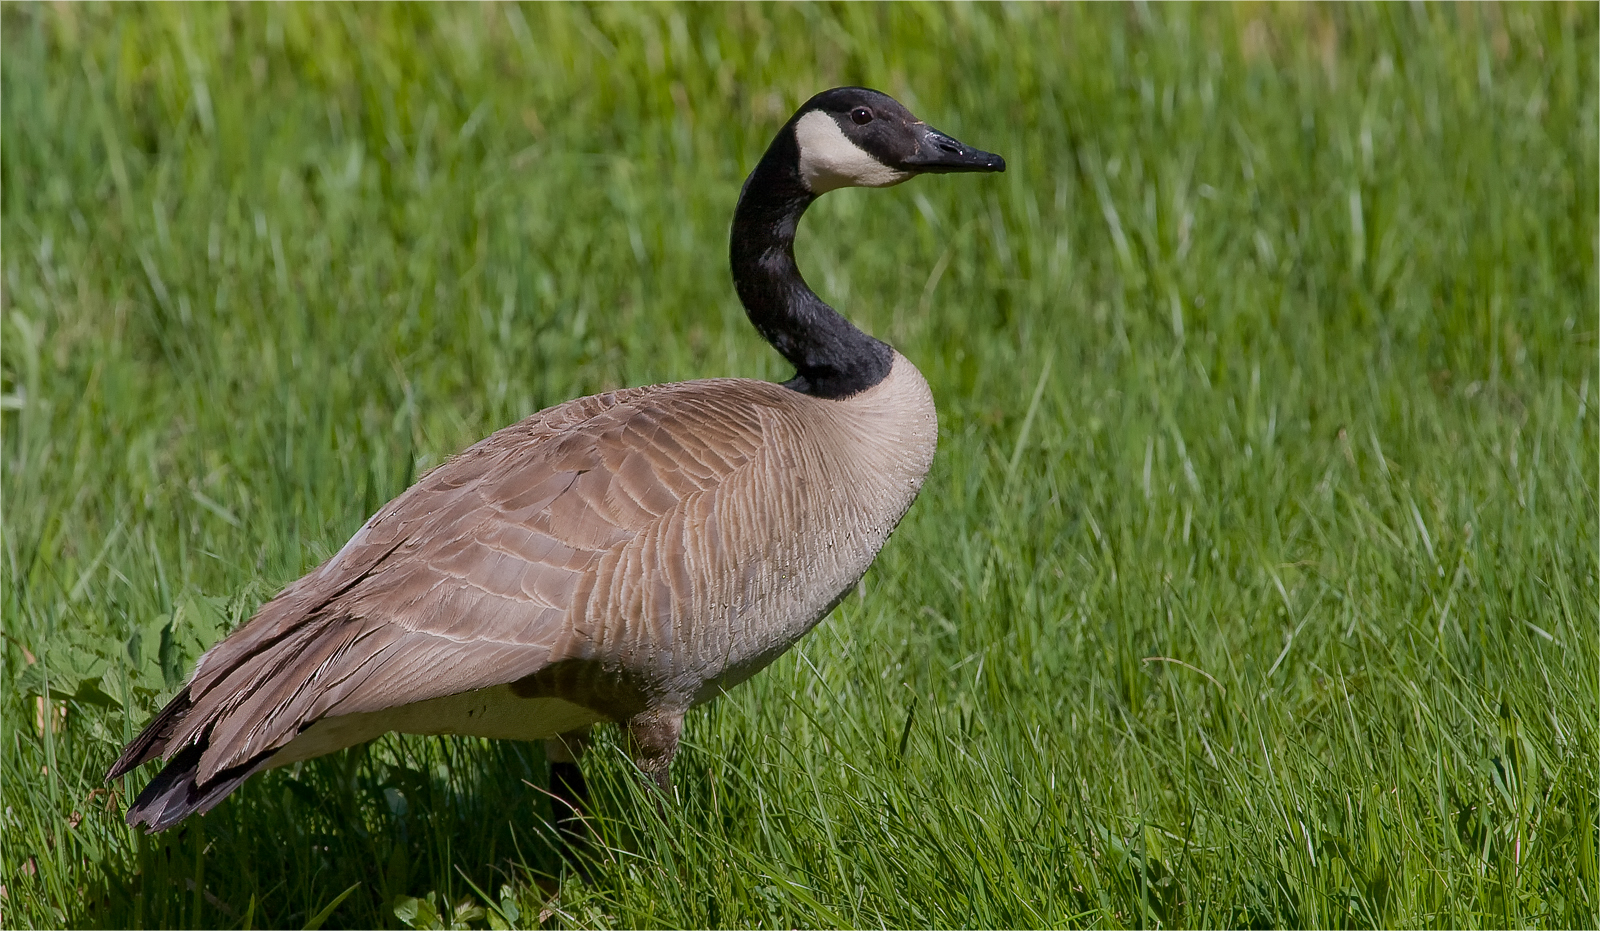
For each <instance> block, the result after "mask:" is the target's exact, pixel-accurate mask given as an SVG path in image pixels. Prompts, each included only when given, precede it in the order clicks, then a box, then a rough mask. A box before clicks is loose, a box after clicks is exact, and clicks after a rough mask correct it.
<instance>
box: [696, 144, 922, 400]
mask: <svg viewBox="0 0 1600 931" xmlns="http://www.w3.org/2000/svg"><path fill="white" fill-rule="evenodd" d="M799 164H800V153H799V148H798V146H797V144H796V142H795V136H794V128H793V126H792V125H790V126H786V127H784V129H783V131H782V132H780V133H778V137H777V138H776V139H774V140H773V142H772V145H771V147H770V148H768V149H767V153H766V155H764V156H763V157H762V159H761V161H760V163H758V164H757V165H756V168H755V171H752V172H751V173H750V177H749V178H748V179H747V180H746V181H745V183H744V190H743V192H741V193H740V195H739V206H738V207H737V208H736V209H735V210H734V212H733V231H732V235H731V236H730V241H729V247H728V253H729V260H730V262H731V264H732V265H733V284H734V287H735V288H737V289H738V291H739V300H740V301H741V302H743V304H744V309H745V313H747V314H749V316H750V322H751V323H752V324H754V325H755V328H756V329H757V330H758V331H760V333H761V335H762V337H763V338H765V339H766V341H767V342H769V343H771V344H772V346H773V348H774V349H776V350H778V351H779V352H780V353H782V354H783V357H784V358H785V359H788V360H789V361H790V362H791V363H793V364H794V367H795V377H794V378H793V379H792V380H790V381H788V382H786V383H785V385H786V386H787V387H790V388H793V389H795V390H796V391H802V392H805V393H806V394H811V395H815V396H817V397H823V398H842V397H848V396H849V395H852V394H855V393H857V392H860V391H864V390H866V389H867V388H870V387H872V386H873V385H875V384H877V383H878V382H880V381H882V380H883V379H884V378H885V377H886V376H888V374H889V368H890V366H891V365H893V362H894V354H893V353H894V351H893V350H891V349H890V348H889V347H888V346H887V345H885V344H884V343H881V342H879V341H878V340H875V339H873V338H872V337H870V336H868V335H867V334H865V333H863V332H861V331H860V330H858V329H856V328H855V326H854V325H853V324H851V323H850V321H848V320H846V319H845V318H844V317H842V316H840V314H839V312H838V311H836V310H834V309H833V308H832V307H829V306H828V305H827V304H826V303H824V302H823V300H822V298H820V297H817V295H816V294H815V293H814V292H813V291H812V290H811V289H810V288H809V287H807V286H806V281H805V279H804V278H802V277H801V276H800V269H799V267H798V266H796V265H795V261H794V236H795V230H796V229H797V228H798V227H799V225H800V216H801V214H803V213H805V211H806V208H807V207H809V206H811V202H812V201H814V200H816V195H815V194H812V193H811V191H810V190H808V189H807V188H806V186H805V183H804V182H802V181H801V179H800V168H799Z"/></svg>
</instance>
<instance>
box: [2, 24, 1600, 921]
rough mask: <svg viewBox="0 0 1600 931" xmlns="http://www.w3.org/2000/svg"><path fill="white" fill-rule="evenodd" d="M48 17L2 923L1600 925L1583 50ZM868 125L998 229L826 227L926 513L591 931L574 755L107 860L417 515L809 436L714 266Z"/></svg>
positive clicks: (885, 200)
mask: <svg viewBox="0 0 1600 931" xmlns="http://www.w3.org/2000/svg"><path fill="white" fill-rule="evenodd" d="M0 17H3V19H0V27H3V56H0V79H3V85H4V87H3V91H4V108H3V111H0V120H3V122H0V133H3V137H0V138H3V140H4V145H3V147H0V185H3V198H4V210H3V224H0V235H3V242H4V253H3V259H0V264H3V272H4V282H3V284H4V289H3V295H0V300H3V307H0V310H3V314H4V319H3V329H0V337H3V344H0V360H3V370H0V375H3V385H0V388H3V391H0V429H3V433H4V441H3V456H4V458H3V463H4V478H3V485H0V491H3V494H4V513H3V521H4V523H3V528H4V547H3V552H0V575H3V585H0V605H3V612H4V634H5V638H6V639H5V643H6V647H5V660H4V665H3V668H4V671H5V681H6V687H5V688H4V689H3V690H0V711H3V716H4V717H3V720H4V722H5V728H4V739H3V742H0V774H3V777H4V784H3V786H0V797H3V801H4V806H5V809H4V827H3V830H0V883H3V885H4V894H3V897H0V924H3V925H5V926H7V927H39V926H60V925H73V926H78V925H83V926H104V927H128V926H134V927H140V926H179V925H183V926H192V927H210V926H222V927H244V926H296V927H298V926H302V925H304V924H306V923H307V922H308V921H312V920H313V919H315V918H318V917H321V918H322V919H323V920H325V921H326V922H327V924H328V925H330V926H332V925H348V926H374V925H380V926H381V925H396V924H398V923H399V922H400V921H401V920H402V918H404V919H406V920H408V921H409V922H411V923H413V924H417V925H424V924H428V923H430V921H431V920H435V919H436V920H437V921H438V922H439V923H443V922H446V921H461V922H466V923H470V924H473V925H475V926H482V925H484V924H493V925H496V926H500V925H504V924H512V925H516V926H527V925H536V924H538V923H540V922H541V921H543V922H545V923H547V924H562V925H573V926H578V925H652V926H719V925H729V926H743V925H770V926H812V925H873V926H890V925H893V926H910V925H915V926H960V927H985V926H1042V925H1110V926H1131V925H1158V924H1159V925H1182V926H1234V925H1239V926H1258V927H1268V926H1326V927H1332V926H1371V925H1416V926H1424V925H1426V926H1438V927H1469V926H1491V927H1494V926H1508V925H1543V926H1593V925H1595V924H1596V923H1597V921H1600V908H1597V905H1600V903H1597V901H1596V898H1595V889H1596V886H1597V882H1600V869H1597V865H1596V855H1597V854H1596V851H1597V831H1600V827H1597V825H1600V814H1597V813H1600V798H1597V780H1596V772H1597V767H1596V765H1595V759H1596V754H1597V741H1596V733H1597V729H1596V724H1597V722H1596V716H1597V712H1600V689H1597V673H1596V669H1597V667H1600V649H1597V635H1596V605H1597V598H1600V584H1597V562H1596V545H1597V541H1596V534H1595V530H1596V525H1597V519H1600V518H1597V513H1600V512H1597V506H1596V495H1595V482H1596V472H1597V468H1600V466H1597V449H1600V446H1597V441H1600V436H1597V430H1596V426H1597V421H1596V414H1595V403H1596V399H1595V397H1594V395H1595V393H1596V391H1597V390H1600V382H1597V378H1596V375H1597V372H1596V364H1595V363H1596V330H1597V321H1596V312H1595V307H1596V302H1597V299H1600V294H1597V288H1596V278H1595V242H1596V224H1595V207H1596V203H1597V194H1596V177H1597V167H1596V150H1597V145H1600V141H1597V140H1600V134H1597V127H1596V108H1597V98H1596V94H1595V87H1596V71H1595V57H1594V54H1593V51H1594V48H1595V42H1596V39H1597V13H1596V9H1595V7H1593V6H1513V7H1490V8H1478V7H1459V8H1457V7H1427V6H1410V7H1389V6H1385V7H1364V6H1337V7H1299V6H1296V7H1257V6H1250V7H1202V8H1198V9H1181V8H1165V7H1151V8H1145V7H1139V6H1135V7H1111V6H1091V7H1074V6H1068V7H1042V6H1039V7H1035V6H1006V7H1000V6H971V7H969V6H938V7H925V6H918V5H893V6H870V5H846V6H842V7H838V8H832V7H829V8H823V7H812V6H782V7H767V6H754V5H750V6H730V7H721V6H705V7H670V6H663V7H657V6H649V7H644V6H627V5H603V6H598V7H577V6H567V5H546V6H536V7H528V8H520V9H519V8H514V7H508V6H500V5H494V6H481V7H480V6H458V7H446V6H428V5H418V6H407V7H377V6H361V7H332V6H305V5H274V6H265V5H263V6H245V5H239V6H232V7H224V6H189V5H184V6H155V5H152V6H128V7H115V8H106V7H89V6H74V5H62V6H59V7H48V8H47V7H43V6H36V5H21V4H10V5H7V6H5V7H4V8H3V11H0ZM840 83H862V84H868V85H872V86H876V87H880V88H882V89H883V90H886V91H888V92H890V93H892V94H895V95H897V96H899V97H900V98H901V99H902V100H904V101H905V102H907V103H908V104H909V105H910V106H911V107H912V108H913V109H914V110H915V111H916V112H917V113H918V114H919V115H920V116H922V117H924V118H926V119H928V120H929V121H930V122H931V123H933V124H934V125H936V126H938V127H940V128H941V129H944V130H946V131H949V132H950V133H952V134H954V135H956V136H958V137H959V138H962V139H963V140H965V141H968V142H970V143H972V144H974V145H977V146H980V147H983V148H985V149H990V150H992V151H996V152H1000V153H1002V154H1003V155H1005V157H1006V158H1007V161H1008V164H1009V166H1010V167H1009V170H1008V172H1007V173H1006V174H1004V175H1001V176H997V177H982V178H978V177H959V178H925V179H919V180H917V181H915V182H912V183H910V184H908V185H906V186H903V187H900V188H896V189H894V190H891V191H848V192H841V193H839V194H834V195H831V196H830V197H829V198H827V199H825V200H824V201H823V202H821V203H819V204H818V205H817V207H815V208H814V209H813V212H812V215H811V216H810V217H808V219H807V220H806V224H805V228H804V229H803V230H802V232H801V241H800V261H801V264H802V268H803V269H804V270H805V271H806V273H807V275H808V276H809V278H810V280H811V282H812V283H813V284H814V285H815V286H816V288H817V290H818V291H819V292H821V293H822V294H823V295H824V296H825V297H826V298H828V299H829V300H831V301H832V302H834V303H835V304H836V305H837V306H839V307H840V308H841V309H842V310H844V311H845V312H846V313H848V314H849V315H850V316H851V317H852V318H853V319H855V320H856V321H858V322H859V323H860V324H861V325H862V326H864V327H865V328H866V329H868V330H869V331H871V332H873V333H875V334H877V335H879V336H881V337H883V338H886V339H888V340H890V341H891V342H893V343H894V344H895V345H896V346H897V347H898V348H899V349H900V350H901V351H902V352H903V353H905V354H906V355H907V356H908V357H909V358H911V359H912V360H913V361H915V362H916V363H917V364H918V365H919V366H920V367H921V368H922V370H923V372H924V373H925V374H926V375H927V376H928V379H929V381H930V383H931V384H932V385H933V388H934V392H935V395H936V397H937V399H938V402H939V406H940V416H941V447H940V453H939V458H938V460H937V461H936V463H935V466H934V469H933V473H932V475H931V476H930V479H929V482H928V485H927V487H926V490H925V491H924V493H923V496H922V498H921V500H920V501H919V502H918V504H917V505H916V507H915V508H914V509H913V510H912V512H911V514H910V515H909V516H908V518H907V519H906V522H905V523H904V524H903V525H902V527H901V529H900V530H899V532H898V533H897V534H896V536H895V538H894V540H893V541H892V542H891V544H890V545H889V546H888V548H887V549H886V550H885V552H884V554H883V556H882V558H881V559H880V560H879V561H878V563H877V565H876V567H875V568H874V569H873V571H872V572H871V573H870V574H869V575H868V577H867V579H866V580H865V582H864V583H863V585H862V590H861V593H860V597H859V598H856V597H852V598H849V599H847V600H846V602H845V603H844V604H843V605H842V606H841V607H840V608H839V610H838V611H837V612H836V613H835V615H834V616H833V617H832V618H831V619H830V620H829V621H828V622H827V623H826V624H825V625H823V626H822V627H820V628H819V629H818V630H817V631H816V632H815V633H813V634H812V635H810V636H809V637H808V638H807V639H806V640H804V641H802V643H801V644H800V645H799V646H798V647H797V648H796V649H795V650H794V651H792V652H791V653H790V654H789V655H787V656H785V657H784V658H783V659H781V660H780V661H779V662H778V663H776V664H775V665H774V666H773V667H772V668H771V669H769V670H768V671H767V672H765V673H763V674H762V675H760V676H759V677H757V678H756V679H755V680H753V681H752V682H751V683H749V684H748V685H745V686H742V687H741V688H740V689H739V690H737V691H736V692H734V693H733V694H731V695H730V696H728V697H727V698H725V699H723V700H721V701H719V702H718V703H716V704H714V705H713V706H711V707H710V708H708V709H705V710H702V711H698V712H696V713H694V714H693V715H691V718H690V720H689V724H688V731H687V735H686V744H685V749H684V751H683V753H682V754H681V755H680V757H679V759H678V762H677V764H676V769H675V777H676V780H677V789H678V798H677V799H676V800H675V802H674V803H673V804H671V805H668V806H666V808H665V809H664V811H663V812H662V813H661V814H660V815H657V813H656V812H655V809H654V806H653V805H652V804H651V803H650V802H649V800H648V797H647V796H646V795H644V794H642V790H641V789H640V787H639V786H638V785H637V783H636V781H635V780H633V779H632V777H631V776H630V773H629V769H628V766H627V764H626V762H625V759H624V757H623V756H622V754H621V753H620V752H619V751H618V749H617V748H616V747H615V746H614V745H613V743H612V742H611V741H610V738H609V737H608V738H605V739H603V740H602V742H601V744H600V746H599V747H597V748H596V752H595V753H594V754H593V755H592V756H591V757H590V758H589V760H588V761H587V762H586V764H585V765H586V771H587V773H588V775H589V777H590V779H591V780H592V781H593V782H594V784H595V786H596V790H597V793H598V796H599V801H598V807H597V829H598V832H599V835H600V840H601V844H600V845H599V847H598V848H597V861H596V863H595V864H594V866H593V868H592V869H591V871H590V872H589V875H588V877H587V878H586V879H577V878H569V881H567V882H566V883H565V885H564V886H563V887H562V890H561V893H560V896H559V898H557V899H555V900H551V899H550V898H549V896H548V894H547V893H546V892H544V891H541V890H542V888H544V887H541V886H540V885H539V883H537V882H535V881H534V880H535V877H536V875H538V874H546V873H551V872H555V871H558V870H559V869H560V867H559V864H558V861H557V859H556V858H555V857H554V855H553V853H552V850H551V848H550V845H549V840H548V837H549V835H548V830H547V829H546V828H545V827H544V823H543V818H544V816H545V815H546V814H547V812H548V806H547V805H546V803H545V802H544V801H543V795H542V793H541V792H540V791H539V790H538V789H537V788H536V786H540V785H542V780H543V778H544V761H543V758H542V755H541V752H540V750H539V749H538V748H537V747H533V746H527V745H518V744H510V743H489V742H481V741H465V740H461V741H447V740H429V739H418V738H395V737H389V738H385V739H383V740H380V741H377V742H375V743H374V744H372V745H371V746H369V747H367V748H363V749H360V750H355V751H350V752H347V753H343V754H338V755H335V756H333V757H330V758H327V759H324V760H319V761H314V762H312V763H309V764H306V765H304V766H301V767H297V768H295V769H292V770H285V771H275V772H273V773H270V774H267V775H265V776H263V777H260V778H257V779H255V780H254V781H252V782H251V783H249V784H248V785H247V786H246V787H245V788H243V789H242V790H241V791H239V792H238V793H236V795H235V796H234V797H233V798H231V799H230V800H229V801H228V802H227V803H225V804H224V805H223V806H221V807H220V808H219V809H217V810H216V811H215V812H213V813H212V814H210V815H208V816H206V817H204V818H199V819H194V820H192V821H191V822H189V823H187V824H186V825H185V826H184V827H183V828H181V829H178V830H174V831H171V832H168V833H166V834H163V835H159V836H157V837H154V838H144V837H143V836H142V835H137V834H135V833H134V832H131V831H129V830H128V829H127V828H125V827H124V826H123V825H122V822H121V819H120V815H121V810H122V807H123V806H124V805H125V804H126V801H127V799H128V797H129V795H130V794H131V793H134V792H136V791H137V790H138V788H139V787H140V786H141V785H143V783H144V781H145V780H147V779H148V778H149V770H146V771H143V772H140V773H137V774H135V775H133V776H130V777H128V778H127V779H125V780H123V781H122V782H121V783H120V784H118V785H116V786H114V787H112V793H111V794H110V795H107V794H106V793H105V792H104V791H102V787H101V783H100V781H99V780H100V775H101V774H102V773H103V772H104V771H105V769H106V767H107V766H108V764H109V762H110V761H111V759H112V758H113V757H114V755H115V753H116V751H117V748H118V747H119V746H120V745H121V744H122V742H124V741H125V740H126V739H128V738H129V737H131V736H132V735H133V734H134V733H135V732H136V731H137V730H138V728H139V727H141V726H142V725H143V724H144V723H145V721H147V720H148V718H149V717H150V715H151V714H152V713H153V712H154V710H155V709H156V708H158V707H159V706H160V704H161V703H162V701H163V700H164V699H165V698H166V697H167V696H169V695H170V694H171V692H172V690H173V689H174V688H176V687H177V686H178V685H179V684H181V682H182V680H183V678H184V677H185V676H186V675H187V674H188V672H189V670H190V668H191V667H192V663H193V661H194V658H195V657H196V656H197V655H198V654H199V652H200V651H201V650H202V649H204V647H205V646H207V645H209V644H210V643H211V642H213V641H214V640H215V639H216V638H217V637H219V636H221V634H222V632H224V631H225V630H226V629H228V628H229V627H230V626H231V625H234V624H237V623H239V622H241V621H242V620H243V619H244V618H246V617H248V616H249V615H250V613H251V612H253V611H254V609H255V608H256V606H257V605H259V604H260V603H261V602H262V601H263V600H264V599H265V598H267V597H270V596H271V594H272V593H273V592H275V591H276V590H277V589H278V588H280V587H281V586H282V585H284V584H285V583H287V582H288V581H290V580H292V579H294V578H295V577H297V576H298V575H299V574H301V573H302V572H304V571H306V570H307V569H309V568H311V567H312V566H314V565H316V564H317V563H318V562H320V561H321V560H323V559H325V558H327V557H328V556H329V555H331V554H332V553H333V552H334V551H335V550H336V549H337V547H338V546H339V545H340V544H342V543H343V541H344V540H345V539H346V538H347V537H348V536H349V534H350V533H351V532H353V531H354V530H355V528H356V527H358V526H359V525H360V523H361V522H362V521H363V520H364V519H365V518H366V517H367V516H368V515H369V514H370V513H371V512H372V511H373V510H375V509H376V508H377V507H378V506H379V505H381V504H382V503H383V502H384V501H386V500H387V499H388V498H390V497H391V496H393V495H394V494H396V493H398V492H399V491H400V490H402V489H403V488H405V487H406V486H407V485H408V484H409V483H410V482H411V481H412V480H413V479H414V478H415V476H416V475H417V474H418V473H419V472H420V471H422V470H424V469H426V468H428V467H430V466H432V465H436V464H437V463H439V462H440V461H442V460H443V459H444V458H445V457H446V456H448V455H450V454H451V453H452V452H454V451H456V450H458V449H460V448H461V447H463V446H465V445H466V444H468V443H470V442H472V441H473V440H475V439H477V438H479V437H481V436H483V435H485V434H486V433H488V432H489V431H491V430H493V429H496V428H498V427H500V426H503V425H505V424H507V423H509V422H511V421H514V420H516V419H518V418H520V417H522V416H525V415H526V414H528V413H531V412H532V411H534V410H537V409H539V408H540V407H543V406H545V405H548V404H552V403H555V402H558V401H561V400H564V399H566V398H569V397H573V396H577V395H581V394H585V393H591V392H594V391H599V390H603V389H606V388H610V387H615V386H620V385H631V384H642V383H648V382H655V381H665V380H675V379H686V378H695V377H703V376H711V375H745V376H754V377H764V378H781V377H784V376H786V375H787V372H786V371H785V370H784V367H783V364H782V361H781V359H780V358H779V357H778V356H777V355H776V354H775V353H773V352H772V351H771V350H770V349H769V348H767V347H766V346H765V345H764V344H763V343H761V341H760V340H759V338H758V337H757V336H756V335H755V333H754V332H753V330H751V329H750V327H749V326H748V325H747V324H746V323H745V321H744V319H743V314H742V311H741V310H740V308H739V305H738V303H737V301H736V299H735V297H734V295H733V290H732V287H731V282H730V281H729V279H728V273H727V271H726V264H725V255H726V234H727V224H728V220H729V217H730V215H731V211H732V207H733V204H734V200H735V198H736V196H737V194H738V190H739V185H740V183H741V181H742V179H743V176H744V173H745V172H746V171H748V170H749V168H750V167H751V166H752V165H753V164H754V161H755V159H756V158H757V157H758V156H759V154H760V152H761V151H762V149H763V147H764V146H765V145H766V143H767V141H768V139H769V138H770V135H771V133H772V131H773V130H774V129H775V128H776V127H777V126H778V125H780V124H781V122H782V121H783V120H784V119H785V118H786V117H787V116H788V114H789V113H790V112H791V111H792V108H793V107H794V106H795V105H796V104H797V103H798V102H799V101H801V100H803V99H804V98H805V97H807V96H808V95H809V94H811V93H812V92H814V91H816V90H818V89H821V88H824V87H827V86H831V85H835V84H840ZM47 693H48V695H47ZM529 783H532V785H529ZM547 885H548V884H547ZM352 889H353V891H350V892H349V894H348V896H347V897H346V898H343V899H340V898H339V897H340V896H341V895H342V894H344V893H345V892H346V891H347V890H352ZM430 894H432V896H433V898H432V900H431V902H430V901H429V899H428V896H429V895H430ZM411 900H416V901H411ZM425 903H426V904H425ZM458 905H459V910H458V908H457V907H458ZM330 906H332V909H331V911H329V907H330ZM396 906H398V907H399V911H398V913H397V911H396Z"/></svg>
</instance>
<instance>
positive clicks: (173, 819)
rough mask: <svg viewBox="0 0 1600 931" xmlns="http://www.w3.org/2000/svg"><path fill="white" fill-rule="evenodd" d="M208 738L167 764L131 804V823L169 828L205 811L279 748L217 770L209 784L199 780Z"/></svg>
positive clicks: (151, 830) (151, 829) (150, 829)
mask: <svg viewBox="0 0 1600 931" xmlns="http://www.w3.org/2000/svg"><path fill="white" fill-rule="evenodd" d="M205 748H206V740H205V739H204V738H202V739H201V740H200V742H198V743H194V744H190V745H189V746H187V747H184V748H183V749H182V750H181V751H179V752H178V754H177V755H176V756H174V757H173V758H172V759H170V760H168V761H167V765H166V766H165V767H163V768H162V770H161V772H159V773H157V774H156V778H154V779H152V780H150V784H149V785H147V786H145V787H144V791H143V792H140V793H139V797H138V798H136V799H134V801H133V804H132V805H130V806H128V818H127V821H128V825H129V826H130V827H141V826H142V827H143V828H144V829H145V831H146V833H149V834H154V833H155V832H157V831H165V830H166V829H167V828H170V827H172V826H173V825H175V824H177V823H178V822H179V821H182V820H183V819H185V818H187V817H189V816H190V815H193V814H204V813H205V812H208V811H210V810H211V809H213V808H215V807H216V806H217V805H218V804H219V803H220V802H221V801H222V800H223V799H225V798H227V797H228V795H229V794H230V793H232V792H233V790H234V789H237V788H239V786H240V785H242V784H243V783H244V781H245V780H246V779H249V778H250V777H251V776H253V775H255V774H256V772H258V771H259V770H261V769H263V768H265V767H266V765H267V760H268V759H270V758H271V757H272V754H273V753H274V752H275V751H272V750H268V751H266V752H265V753H262V754H260V755H259V756H257V757H255V758H254V759H251V760H248V761H246V762H244V763H241V764H239V765H238V766H232V767H229V768H228V769H225V770H223V771H222V772H220V773H217V775H216V777H215V778H213V779H212V780H211V781H210V782H207V783H206V784H205V785H199V784H197V783H196V782H195V777H196V776H198V775H199V772H200V757H201V756H202V755H203V754H204V753H205Z"/></svg>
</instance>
